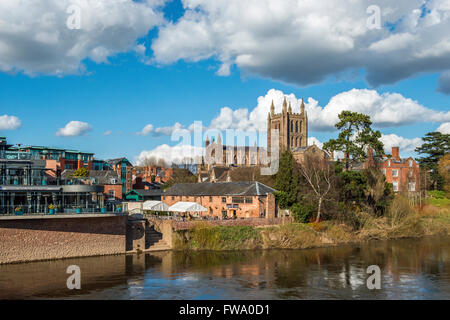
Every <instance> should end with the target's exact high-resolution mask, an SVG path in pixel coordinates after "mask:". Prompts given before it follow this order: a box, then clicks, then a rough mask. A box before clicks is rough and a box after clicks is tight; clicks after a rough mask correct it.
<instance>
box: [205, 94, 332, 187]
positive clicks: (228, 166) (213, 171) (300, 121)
mask: <svg viewBox="0 0 450 320" xmlns="http://www.w3.org/2000/svg"><path fill="white" fill-rule="evenodd" d="M273 130H278V131H279V141H278V146H279V150H280V152H283V151H284V150H291V152H292V154H293V156H294V159H295V160H296V161H297V162H302V161H303V160H304V157H305V155H306V154H307V153H313V154H316V155H317V154H318V155H320V156H321V157H324V158H330V157H331V155H330V154H329V153H328V152H326V151H323V150H321V149H320V148H319V147H317V146H316V145H311V146H308V116H307V113H306V110H305V104H304V103H303V100H302V103H301V105H300V113H295V112H293V111H292V106H291V103H289V105H288V103H287V101H286V97H285V98H284V101H283V106H282V110H281V113H275V105H274V103H273V100H272V105H271V106H270V112H269V114H268V116H267V147H268V150H269V151H270V150H271V147H272V144H273V143H274V142H273V141H271V133H272V131H273ZM205 147H206V157H205V158H204V159H203V161H202V164H201V165H199V166H198V170H197V172H198V181H199V182H206V181H209V182H216V181H230V175H229V171H230V170H232V169H233V168H234V167H249V166H258V165H264V164H263V163H262V154H263V152H264V154H267V150H266V149H265V148H262V147H257V146H256V143H255V145H254V146H253V147H249V146H226V145H223V144H222V139H221V137H220V136H219V137H218V139H217V142H216V141H215V140H214V139H213V140H212V142H210V141H209V139H208V138H207V139H206V144H205ZM217 152H220V153H221V155H218V154H216V153H217Z"/></svg>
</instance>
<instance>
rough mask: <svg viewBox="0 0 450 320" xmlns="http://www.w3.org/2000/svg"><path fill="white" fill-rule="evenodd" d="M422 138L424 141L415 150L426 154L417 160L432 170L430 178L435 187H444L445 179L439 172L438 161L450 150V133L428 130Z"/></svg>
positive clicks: (423, 166) (422, 166)
mask: <svg viewBox="0 0 450 320" xmlns="http://www.w3.org/2000/svg"><path fill="white" fill-rule="evenodd" d="M422 140H423V142H424V143H423V144H422V145H421V146H420V147H417V148H416V150H415V151H416V152H417V153H419V154H423V155H424V156H423V157H419V158H417V159H416V160H417V161H418V162H419V164H420V167H421V168H423V169H425V170H427V171H431V172H430V178H431V183H432V185H433V187H434V189H442V187H443V183H444V179H443V177H442V176H441V175H440V174H439V172H438V163H439V160H440V159H441V158H442V157H443V156H444V155H445V154H446V153H449V152H450V134H443V133H440V132H428V133H427V134H426V135H425V137H423V138H422Z"/></svg>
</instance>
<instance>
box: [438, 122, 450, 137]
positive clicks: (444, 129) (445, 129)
mask: <svg viewBox="0 0 450 320" xmlns="http://www.w3.org/2000/svg"><path fill="white" fill-rule="evenodd" d="M436 131H438V132H440V133H443V134H450V122H446V123H443V124H441V125H440V126H439V128H437V129H436Z"/></svg>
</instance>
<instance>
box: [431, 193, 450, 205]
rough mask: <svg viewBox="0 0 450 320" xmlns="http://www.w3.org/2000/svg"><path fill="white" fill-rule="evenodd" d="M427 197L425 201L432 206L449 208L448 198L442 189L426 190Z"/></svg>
mask: <svg viewBox="0 0 450 320" xmlns="http://www.w3.org/2000/svg"><path fill="white" fill-rule="evenodd" d="M428 196H429V198H428V199H427V202H428V203H429V204H431V205H433V206H436V207H439V208H448V209H450V198H448V197H447V196H446V194H445V192H444V191H439V190H433V191H428Z"/></svg>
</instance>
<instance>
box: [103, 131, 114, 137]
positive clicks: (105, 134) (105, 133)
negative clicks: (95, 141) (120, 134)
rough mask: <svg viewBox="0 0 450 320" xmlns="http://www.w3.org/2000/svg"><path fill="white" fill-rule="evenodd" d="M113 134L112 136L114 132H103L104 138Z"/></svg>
mask: <svg viewBox="0 0 450 320" xmlns="http://www.w3.org/2000/svg"><path fill="white" fill-rule="evenodd" d="M111 134H112V130H108V131H105V132H103V135H104V136H109V135H111Z"/></svg>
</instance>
